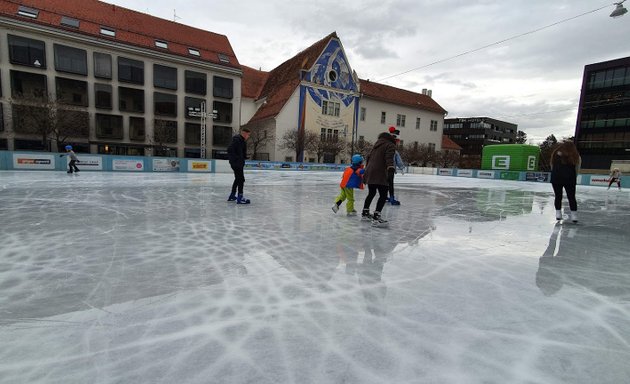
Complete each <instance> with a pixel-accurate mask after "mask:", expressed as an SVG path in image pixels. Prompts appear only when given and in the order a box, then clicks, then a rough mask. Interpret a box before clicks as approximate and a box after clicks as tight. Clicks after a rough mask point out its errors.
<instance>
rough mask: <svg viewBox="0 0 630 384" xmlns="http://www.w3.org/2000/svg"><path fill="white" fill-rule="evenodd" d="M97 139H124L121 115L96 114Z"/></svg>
mask: <svg viewBox="0 0 630 384" xmlns="http://www.w3.org/2000/svg"><path fill="white" fill-rule="evenodd" d="M96 137H98V138H99V139H122V138H123V118H122V116H119V115H104V114H100V113H97V114H96Z"/></svg>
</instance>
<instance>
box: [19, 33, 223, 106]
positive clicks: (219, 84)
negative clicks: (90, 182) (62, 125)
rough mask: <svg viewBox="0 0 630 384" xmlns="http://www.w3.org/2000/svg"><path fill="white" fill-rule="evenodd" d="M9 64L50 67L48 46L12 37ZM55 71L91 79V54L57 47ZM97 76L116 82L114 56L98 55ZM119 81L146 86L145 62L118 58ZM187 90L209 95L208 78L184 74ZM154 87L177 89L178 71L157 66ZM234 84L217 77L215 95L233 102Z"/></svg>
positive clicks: (186, 72) (154, 66)
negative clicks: (113, 69) (47, 64)
mask: <svg viewBox="0 0 630 384" xmlns="http://www.w3.org/2000/svg"><path fill="white" fill-rule="evenodd" d="M8 40H9V61H10V62H11V63H12V64H18V65H24V66H29V67H35V68H42V69H45V68H46V45H45V43H44V42H43V41H40V40H35V39H30V38H26V37H22V36H15V35H8ZM53 49H54V56H55V69H56V70H57V71H59V72H66V73H72V74H74V75H83V76H87V74H88V64H87V52H86V51H85V50H83V49H79V48H73V47H68V46H65V45H61V44H56V43H55V44H53ZM93 59H94V77H96V78H100V79H107V80H111V79H112V76H113V74H112V56H111V55H110V54H107V53H101V52H94V53H93ZM117 65H118V81H121V82H125V83H131V84H139V85H144V62H143V61H140V60H134V59H129V58H126V57H122V56H119V57H117ZM184 83H185V84H184V89H185V91H186V92H187V93H193V94H198V95H206V93H207V75H206V74H205V73H201V72H195V71H189V70H185V71H184ZM153 86H154V87H156V88H164V89H171V90H177V89H178V84H177V68H175V67H169V66H165V65H160V64H153ZM233 89H234V81H233V80H232V79H229V78H225V77H221V76H213V96H214V97H220V98H224V99H231V98H233V96H234V91H233Z"/></svg>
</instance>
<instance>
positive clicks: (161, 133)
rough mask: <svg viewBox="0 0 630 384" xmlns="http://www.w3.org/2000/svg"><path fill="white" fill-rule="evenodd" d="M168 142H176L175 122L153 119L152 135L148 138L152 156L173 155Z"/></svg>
mask: <svg viewBox="0 0 630 384" xmlns="http://www.w3.org/2000/svg"><path fill="white" fill-rule="evenodd" d="M168 143H177V122H176V121H170V120H159V119H155V121H154V124H153V136H152V137H150V138H149V145H151V148H152V149H153V155H154V156H175V154H172V153H171V150H170V148H169V147H168V146H167V144H168Z"/></svg>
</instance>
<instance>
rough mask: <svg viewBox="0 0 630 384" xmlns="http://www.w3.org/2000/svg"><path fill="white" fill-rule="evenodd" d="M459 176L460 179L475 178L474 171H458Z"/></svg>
mask: <svg viewBox="0 0 630 384" xmlns="http://www.w3.org/2000/svg"><path fill="white" fill-rule="evenodd" d="M457 176H459V177H473V171H472V169H458V170H457Z"/></svg>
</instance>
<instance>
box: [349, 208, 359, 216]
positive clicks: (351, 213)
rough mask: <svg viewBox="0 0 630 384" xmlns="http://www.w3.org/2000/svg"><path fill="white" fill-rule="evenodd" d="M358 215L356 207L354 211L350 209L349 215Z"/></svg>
mask: <svg viewBox="0 0 630 384" xmlns="http://www.w3.org/2000/svg"><path fill="white" fill-rule="evenodd" d="M356 215H357V211H355V210H354V209H353V210H352V211H348V216H356Z"/></svg>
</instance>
